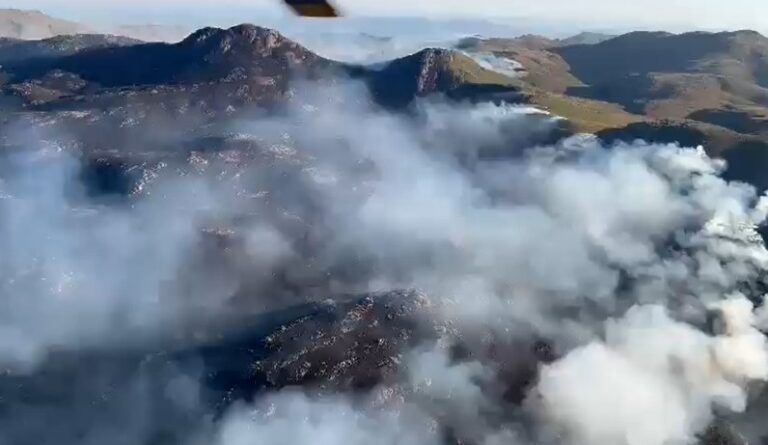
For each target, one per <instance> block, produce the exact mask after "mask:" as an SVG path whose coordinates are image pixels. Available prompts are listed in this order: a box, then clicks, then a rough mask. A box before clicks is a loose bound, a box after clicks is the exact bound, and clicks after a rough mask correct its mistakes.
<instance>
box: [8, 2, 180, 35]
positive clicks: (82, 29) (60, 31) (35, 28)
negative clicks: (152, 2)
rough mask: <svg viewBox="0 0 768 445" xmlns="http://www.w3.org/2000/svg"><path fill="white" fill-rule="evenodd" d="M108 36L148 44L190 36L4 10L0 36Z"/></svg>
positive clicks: (168, 28)
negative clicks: (146, 42)
mask: <svg viewBox="0 0 768 445" xmlns="http://www.w3.org/2000/svg"><path fill="white" fill-rule="evenodd" d="M96 33H108V34H115V35H120V36H125V37H131V38H135V39H141V40H145V41H163V42H165V41H178V40H181V39H182V38H183V37H184V36H185V35H187V34H189V29H188V28H187V27H183V26H178V25H154V24H141V25H119V26H113V27H100V26H94V25H90V24H85V23H80V22H73V21H69V20H62V19H58V18H55V17H51V16H49V15H47V14H44V13H43V12H40V11H34V10H23V9H2V8H0V37H7V38H11V39H22V40H38V39H48V38H52V37H56V36H61V35H71V34H96Z"/></svg>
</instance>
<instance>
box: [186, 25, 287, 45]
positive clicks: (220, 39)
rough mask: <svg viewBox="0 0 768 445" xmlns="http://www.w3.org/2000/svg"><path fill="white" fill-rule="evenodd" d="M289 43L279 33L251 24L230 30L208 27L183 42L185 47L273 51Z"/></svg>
mask: <svg viewBox="0 0 768 445" xmlns="http://www.w3.org/2000/svg"><path fill="white" fill-rule="evenodd" d="M286 42H288V39H286V38H285V37H284V36H283V35H282V34H280V33H279V32H277V31H275V30H273V29H269V28H263V27H261V26H256V25H251V24H241V25H237V26H233V27H231V28H228V29H222V28H213V27H206V28H202V29H199V30H197V31H195V32H194V33H192V34H190V35H189V37H187V38H186V39H184V40H183V41H182V44H185V45H194V46H205V45H211V44H213V45H215V46H220V47H226V46H229V47H232V46H234V45H249V46H251V45H255V46H258V47H261V48H264V49H271V48H274V47H277V46H280V45H282V44H284V43H286Z"/></svg>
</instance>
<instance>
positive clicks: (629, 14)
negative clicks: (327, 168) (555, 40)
mask: <svg viewBox="0 0 768 445" xmlns="http://www.w3.org/2000/svg"><path fill="white" fill-rule="evenodd" d="M336 4H337V5H339V6H340V7H341V8H342V9H343V10H344V11H345V12H346V13H347V14H348V15H388V16H406V15H410V16H413V15H417V16H425V17H446V16H452V17H464V18H469V17H492V18H496V19H500V20H503V19H504V18H507V17H528V18H531V19H533V20H554V21H557V20H567V21H571V22H581V23H584V24H585V25H589V26H600V27H611V26H630V27H631V26H633V25H637V26H638V27H656V28H680V27H692V28H731V29H733V28H752V29H758V30H761V31H766V30H768V1H766V0H727V1H726V0H629V1H627V0H375V1H374V0H337V1H336ZM0 6H3V7H16V8H25V9H29V8H36V9H41V10H43V11H45V12H47V13H50V14H54V15H57V16H63V17H66V18H70V19H79V20H99V21H103V20H110V21H113V22H166V23H167V22H176V23H194V24H198V23H200V22H204V21H206V20H211V21H231V22H253V21H258V17H264V16H273V15H280V14H282V13H284V10H283V9H282V8H281V6H280V2H279V1H278V0H15V1H14V0H0Z"/></svg>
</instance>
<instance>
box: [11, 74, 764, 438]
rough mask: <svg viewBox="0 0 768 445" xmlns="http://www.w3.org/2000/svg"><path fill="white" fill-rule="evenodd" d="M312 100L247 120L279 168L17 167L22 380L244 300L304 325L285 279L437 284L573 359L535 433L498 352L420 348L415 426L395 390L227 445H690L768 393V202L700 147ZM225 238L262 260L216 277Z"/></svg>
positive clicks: (303, 400)
mask: <svg viewBox="0 0 768 445" xmlns="http://www.w3.org/2000/svg"><path fill="white" fill-rule="evenodd" d="M293 102H294V104H293V106H291V107H288V109H286V110H283V113H281V114H278V115H275V116H269V117H264V116H259V117H258V118H254V119H243V120H241V121H238V122H236V123H232V125H231V129H232V130H233V131H234V132H236V133H237V134H238V136H237V137H238V138H240V139H241V140H245V141H257V142H258V144H259V149H258V150H256V153H251V155H253V156H252V158H253V159H261V160H264V159H267V160H268V162H266V163H264V164H259V163H258V162H255V163H253V164H249V162H246V161H243V162H241V161H242V160H241V159H240V158H239V157H238V156H239V155H238V154H236V153H226V152H225V153H219V154H217V155H216V156H215V157H216V159H217V161H215V162H213V163H212V164H217V163H219V161H220V162H221V163H222V164H223V165H225V167H223V168H222V170H221V171H215V169H214V168H213V166H212V165H211V164H210V163H209V161H208V160H206V159H203V158H202V157H200V158H198V157H195V156H196V155H192V156H190V157H189V158H188V160H189V161H190V163H191V164H192V168H189V166H184V167H185V168H182V167H181V166H178V167H177V166H176V165H170V166H166V167H165V168H164V169H162V170H161V172H160V173H159V175H160V178H161V179H158V180H156V181H154V182H151V181H149V182H150V183H148V184H145V187H144V188H143V189H142V190H141V193H140V194H139V195H138V196H134V197H131V199H130V200H129V201H128V203H127V204H125V203H122V204H109V203H108V204H105V203H103V202H99V201H98V200H92V199H91V198H89V197H88V196H87V195H86V194H85V193H83V192H82V190H77V187H75V189H74V191H73V190H72V189H71V186H72V184H75V185H76V184H77V180H76V178H77V175H78V173H79V172H78V168H77V166H75V165H73V164H72V161H71V159H70V158H69V157H68V156H66V155H64V154H53V155H49V156H51V157H50V158H48V159H44V160H40V159H32V160H30V159H28V158H26V157H22V158H21V160H20V161H18V162H17V163H16V164H10V165H11V166H12V167H13V168H12V169H11V170H10V171H11V173H9V174H7V175H6V176H4V179H3V181H4V182H3V196H5V198H4V199H3V200H2V202H0V206H1V207H2V208H1V209H0V210H2V213H1V214H0V243H2V244H0V245H1V246H2V249H3V256H2V260H0V276H1V277H2V279H3V283H2V286H3V287H2V288H0V292H2V294H1V295H2V304H3V306H4V311H3V312H2V315H0V362H2V364H3V365H4V366H6V367H11V368H14V367H21V368H23V369H25V370H26V371H29V372H34V370H35V367H36V366H38V365H39V364H40V363H43V362H45V361H46V358H47V357H48V356H49V355H51V354H53V353H55V352H56V351H58V350H62V349H63V350H74V351H81V350H84V349H89V348H104V349H108V350H113V351H120V350H121V347H123V346H125V344H142V343H143V342H145V341H146V342H147V343H150V344H151V343H152V341H151V340H156V339H157V337H155V336H158V337H160V338H163V336H164V335H170V336H172V337H175V336H177V335H179V333H180V331H184V333H186V332H187V330H189V331H190V332H194V331H195V330H196V328H198V327H199V326H198V325H197V324H196V323H199V324H201V325H206V323H210V322H212V321H211V320H212V319H214V321H219V322H220V321H221V320H215V319H217V317H219V316H223V315H222V314H226V315H228V316H231V315H232V313H237V312H238V309H241V308H240V307H235V308H234V309H233V308H232V307H231V306H228V303H229V302H230V300H231V297H233V296H234V295H238V296H242V295H243V294H245V295H246V296H247V297H248V298H246V303H245V307H247V308H262V309H263V308H276V307H285V306H287V305H290V304H291V303H296V301H295V300H291V301H283V300H282V299H281V298H282V296H283V295H285V294H287V293H288V292H287V291H286V292H284V293H281V292H280V291H284V289H282V288H281V287H280V283H277V284H276V283H273V282H271V281H269V280H270V279H271V278H274V275H277V273H276V272H275V271H276V270H278V269H280V270H281V271H283V272H284V274H283V275H284V278H285V280H287V281H291V280H293V281H291V282H292V283H300V284H302V285H303V284H306V287H304V288H300V292H306V295H301V298H300V301H306V300H311V299H316V298H327V297H334V295H336V294H337V293H338V294H341V293H345V292H367V291H374V290H391V289H401V288H418V289H420V290H422V291H423V292H425V293H426V294H427V295H429V296H430V298H431V299H432V301H433V302H434V305H435V307H436V308H437V310H436V311H435V313H436V314H437V316H436V317H437V318H438V320H433V321H435V322H437V324H439V325H440V326H443V330H444V332H442V334H444V336H445V337H447V338H449V339H451V340H457V341H458V340H461V341H466V342H467V343H468V344H473V345H474V344H488V343H493V342H494V341H497V340H498V339H503V340H512V339H517V338H529V337H530V336H537V337H542V338H545V339H546V340H547V341H549V342H550V343H552V344H553V345H555V346H557V347H558V349H559V350H562V351H564V352H565V354H564V356H562V357H560V359H559V360H556V361H555V362H554V363H552V364H549V365H546V366H543V367H542V369H541V373H540V375H539V381H538V383H537V384H536V385H535V389H534V390H533V391H532V393H531V395H530V397H529V402H530V405H531V407H533V411H534V413H535V414H534V415H533V419H530V418H528V417H526V416H528V415H530V413H529V412H527V411H526V410H524V409H523V408H521V407H515V406H510V404H509V403H508V402H506V401H504V400H503V396H502V394H501V390H500V389H499V388H500V387H501V386H503V383H504V382H498V381H496V380H499V378H498V375H499V372H498V371H499V369H498V368H500V367H501V366H496V365H498V364H494V363H493V361H492V360H489V359H487V357H484V356H483V354H482V352H481V351H473V352H474V353H476V355H477V357H475V358H476V360H475V359H472V360H466V361H464V362H458V363H455V362H454V359H453V358H452V357H450V355H449V354H448V353H447V352H446V350H445V349H439V348H438V349H437V350H431V349H427V350H426V351H425V350H421V349H417V350H415V351H401V353H400V356H399V357H396V359H397V361H399V362H400V363H402V364H403V368H404V370H403V371H404V372H403V373H402V374H403V375H402V378H401V381H398V382H396V385H394V386H395V387H396V388H399V389H400V390H401V391H402V395H403V401H402V403H400V404H398V405H397V406H396V407H395V408H391V407H390V408H383V409H379V410H378V411H377V410H375V409H373V410H369V409H368V408H366V407H367V406H368V405H369V404H367V403H366V401H367V399H366V396H371V395H370V394H368V395H363V396H360V397H359V399H358V398H355V396H353V395H348V394H340V395H339V394H336V395H321V396H317V397H309V396H306V395H298V394H294V393H277V394H266V395H261V396H260V397H259V398H257V400H255V401H254V402H253V403H252V404H251V406H246V407H240V408H234V409H233V410H230V411H227V412H226V413H225V415H224V420H222V421H221V422H220V423H218V424H216V425H214V426H213V427H212V428H208V426H210V425H208V424H207V423H206V422H201V425H202V424H205V427H204V428H203V427H201V429H204V430H205V431H203V432H201V433H200V435H201V436H202V437H204V439H202V440H209V439H210V435H211V434H213V436H214V440H215V441H216V442H214V443H218V444H220V445H243V444H247V443H267V444H281V443H286V444H288V443H290V444H305V443H321V444H323V443H339V442H346V443H374V444H394V443H406V444H409V443H413V444H416V443H419V444H424V443H427V444H429V443H442V442H443V441H445V440H447V439H446V438H445V437H442V436H441V434H443V433H444V431H442V430H440V428H441V427H442V426H445V425H448V426H450V427H452V428H453V431H451V433H452V434H454V435H455V436H456V437H458V438H469V439H471V441H473V443H474V442H477V443H488V444H495V443H505V442H509V441H518V440H523V439H519V436H523V435H525V434H527V433H528V431H524V430H526V429H527V428H529V429H533V430H536V433H537V434H538V435H539V436H540V437H543V438H544V439H545V440H557V439H553V438H552V437H557V436H556V435H555V436H549V435H548V433H550V432H556V433H564V434H565V435H566V436H567V437H568V440H572V441H576V442H578V443H579V444H586V443H590V444H600V445H602V444H606V445H607V444H612V445H613V444H617V443H626V444H627V445H636V444H640V443H643V444H648V445H662V444H663V445H666V444H669V443H689V442H692V441H693V440H695V437H696V435H697V434H698V433H700V432H701V431H702V430H703V429H704V428H705V427H706V426H707V425H708V424H709V422H710V421H712V419H713V416H715V414H716V411H717V410H718V409H727V410H730V411H735V412H738V411H743V410H744V409H745V408H746V405H747V395H746V389H747V386H748V385H749V384H750V383H751V382H753V381H761V380H765V378H766V372H767V371H768V369H766V360H768V357H766V351H765V344H764V339H763V334H761V333H760V332H759V331H757V330H756V328H755V326H756V325H758V324H759V323H760V320H761V316H760V315H759V311H758V315H753V307H752V306H751V304H752V303H750V301H749V300H753V301H757V300H761V298H762V295H760V294H759V292H758V291H757V290H759V289H760V286H761V285H762V279H763V276H764V273H765V271H766V267H768V251H767V250H766V248H765V246H764V244H763V242H762V240H761V239H760V237H759V236H758V235H757V232H756V226H757V224H759V223H761V222H762V221H763V219H764V218H765V214H766V212H765V209H766V208H767V207H766V206H767V205H766V200H765V199H764V198H760V197H758V196H757V193H756V191H755V190H754V189H753V188H752V187H750V186H748V185H746V184H741V183H729V182H726V181H724V180H723V179H721V178H720V176H719V175H720V173H721V172H722V170H723V168H725V166H724V165H723V164H722V163H721V162H719V161H717V160H713V159H710V158H709V157H708V156H707V155H706V154H705V153H704V152H703V150H702V149H701V148H683V147H679V146H677V145H659V144H647V143H643V142H635V143H632V144H618V145H614V146H604V145H602V143H601V142H600V141H598V140H597V139H596V138H594V137H589V136H584V135H581V136H574V137H572V138H568V139H566V140H563V141H560V142H559V143H557V144H551V143H549V141H547V139H546V138H545V137H542V136H543V135H546V134H547V132H548V131H549V130H552V129H553V128H555V127H556V126H557V125H558V120H557V119H556V118H552V117H550V116H547V115H546V114H543V113H539V112H535V110H530V109H529V108H526V107H519V106H512V105H506V104H502V105H492V104H481V105H470V104H448V103H442V102H432V101H423V102H421V103H419V104H417V106H415V108H414V110H413V111H412V113H411V114H407V115H406V114H392V113H390V112H387V111H383V110H381V109H378V108H376V107H375V106H372V105H371V104H370V103H369V101H368V100H367V99H366V98H365V95H364V92H363V91H362V90H361V89H360V88H359V87H355V86H349V85H347V84H346V83H340V84H339V85H338V86H336V87H333V88H330V87H329V88H328V89H323V90H322V91H317V90H314V91H305V90H303V89H301V88H297V89H296V92H295V94H294V101H293ZM196 169H199V170H200V171H201V172H202V173H199V174H193V173H191V172H195V171H197V170H196ZM163 175H168V176H163ZM41 178H42V179H41ZM243 219H244V220H245V221H247V223H244V224H239V223H234V222H233V221H242V220H243ZM205 229H212V230H213V232H214V234H216V235H219V234H221V233H225V234H234V238H237V239H242V240H244V242H243V244H244V246H245V247H244V248H243V250H242V251H239V250H237V249H231V248H228V249H224V250H225V251H226V252H227V256H226V257H225V259H226V261H224V260H221V261H210V262H206V261H203V260H200V261H199V262H196V260H197V259H198V256H199V253H200V252H199V251H198V249H200V247H199V243H200V236H201V235H200V234H201V231H204V230H205ZM297 233H298V234H299V235H298V236H295V235H296V234H297ZM292 236H293V237H292ZM238 237H239V238H238ZM215 238H216V239H219V237H215ZM306 246H309V247H306ZM302 248H303V249H305V250H303V251H302V250H301V249H302ZM217 258H218V257H217ZM275 280H276V279H275ZM262 281H268V282H269V283H268V284H269V285H271V287H270V286H265V287H260V286H257V284H259V285H261V284H264V283H263V282H262ZM286 287H287V286H286ZM294 287H296V286H294ZM243 290H245V291H246V292H243ZM737 292H743V293H744V295H743V296H742V295H741V294H736V293H737ZM318 293H321V295H317V294H318ZM275 295H279V296H280V297H275ZM734 295H736V296H734ZM729 296H730V297H729ZM265 302H266V303H265ZM262 303H265V304H262ZM713 310H714V311H716V312H718V313H719V314H720V321H721V323H722V326H721V327H720V329H719V330H717V332H715V333H714V334H713V333H709V332H707V331H706V324H707V320H708V317H709V316H710V315H711V314H710V313H711V311H713ZM243 311H245V310H243ZM222 320H225V321H229V320H230V319H229V318H222ZM606 320H608V321H607V322H606ZM603 327H605V328H604V329H603ZM487 339H489V340H487ZM497 359H498V360H500V361H504V360H509V361H514V360H515V357H512V356H510V357H501V358H497ZM376 390H378V391H389V390H393V391H394V390H395V389H393V388H391V387H387V388H377V389H376ZM537 398H538V400H537ZM528 408H530V407H526V409H528ZM521 419H524V421H523V420H521ZM441 422H444V423H442V424H441ZM521 422H523V423H524V425H522V426H521ZM10 423H12V422H10ZM436 425H441V426H440V427H438V426H436ZM99 437H101V436H99ZM0 438H3V436H2V433H1V432H0ZM50 440H52V439H50ZM41 443H45V442H41ZM208 443H210V442H208Z"/></svg>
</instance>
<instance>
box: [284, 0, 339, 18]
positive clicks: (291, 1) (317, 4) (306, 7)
mask: <svg viewBox="0 0 768 445" xmlns="http://www.w3.org/2000/svg"><path fill="white" fill-rule="evenodd" d="M283 1H284V2H285V4H286V5H288V7H289V8H291V9H292V10H293V11H294V12H295V13H296V14H298V15H300V16H302V17H325V18H327V17H339V12H338V10H337V9H336V8H335V7H334V6H333V5H332V4H331V3H330V2H328V1H327V0H283Z"/></svg>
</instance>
